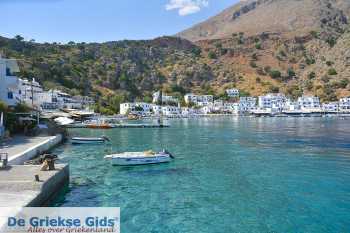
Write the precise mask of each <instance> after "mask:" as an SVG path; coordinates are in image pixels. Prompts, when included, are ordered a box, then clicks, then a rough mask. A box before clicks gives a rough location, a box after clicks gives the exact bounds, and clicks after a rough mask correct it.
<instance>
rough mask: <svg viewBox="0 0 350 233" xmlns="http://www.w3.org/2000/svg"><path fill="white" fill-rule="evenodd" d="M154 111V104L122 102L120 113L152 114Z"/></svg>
mask: <svg viewBox="0 0 350 233" xmlns="http://www.w3.org/2000/svg"><path fill="white" fill-rule="evenodd" d="M153 111H154V110H153V104H150V103H143V102H136V103H122V104H120V114H122V115H127V114H129V113H131V114H140V115H150V114H151V113H152V112H153Z"/></svg>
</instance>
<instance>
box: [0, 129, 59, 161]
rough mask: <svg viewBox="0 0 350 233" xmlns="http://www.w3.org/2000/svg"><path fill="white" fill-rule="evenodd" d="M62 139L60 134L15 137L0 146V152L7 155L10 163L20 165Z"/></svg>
mask: <svg viewBox="0 0 350 233" xmlns="http://www.w3.org/2000/svg"><path fill="white" fill-rule="evenodd" d="M61 141H62V135H61V134H57V135H56V136H38V137H23V136H18V137H15V138H13V139H11V140H9V141H7V142H5V143H3V144H2V145H1V146H0V153H7V154H8V155H9V164H10V165H21V164H23V163H24V162H25V161H28V160H30V159H32V158H34V157H35V156H37V155H39V154H42V153H43V152H45V151H48V150H50V149H51V148H52V147H54V146H56V145H58V144H59V143H61Z"/></svg>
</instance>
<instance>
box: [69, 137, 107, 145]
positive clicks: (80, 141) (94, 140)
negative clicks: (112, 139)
mask: <svg viewBox="0 0 350 233" xmlns="http://www.w3.org/2000/svg"><path fill="white" fill-rule="evenodd" d="M107 141H109V138H107V137H105V136H103V137H100V138H85V137H73V138H72V139H71V142H72V144H101V143H105V142H107Z"/></svg>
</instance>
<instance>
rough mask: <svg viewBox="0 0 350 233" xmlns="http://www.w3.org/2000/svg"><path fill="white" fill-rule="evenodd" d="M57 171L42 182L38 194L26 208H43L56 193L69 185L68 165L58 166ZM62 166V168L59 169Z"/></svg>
mask: <svg viewBox="0 0 350 233" xmlns="http://www.w3.org/2000/svg"><path fill="white" fill-rule="evenodd" d="M58 166H59V167H60V168H59V171H58V172H57V173H55V175H53V176H51V177H50V178H49V179H48V180H46V181H45V182H44V184H43V185H42V187H41V190H40V193H39V194H38V195H37V196H36V197H35V198H34V199H33V200H32V201H31V202H29V203H28V204H27V207H40V206H45V205H47V203H48V202H49V201H50V200H51V199H52V197H54V196H55V195H56V194H57V193H58V192H60V191H61V190H62V188H64V186H65V185H66V184H68V183H69V165H67V164H64V165H63V164H60V165H58ZM61 166H62V167H61Z"/></svg>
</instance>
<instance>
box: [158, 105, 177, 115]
mask: <svg viewBox="0 0 350 233" xmlns="http://www.w3.org/2000/svg"><path fill="white" fill-rule="evenodd" d="M162 113H163V116H168V117H177V116H181V108H179V107H176V106H163V107H162Z"/></svg>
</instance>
